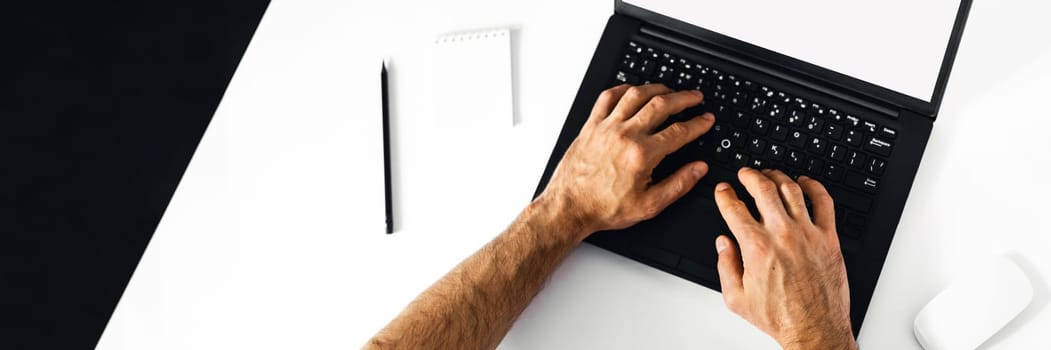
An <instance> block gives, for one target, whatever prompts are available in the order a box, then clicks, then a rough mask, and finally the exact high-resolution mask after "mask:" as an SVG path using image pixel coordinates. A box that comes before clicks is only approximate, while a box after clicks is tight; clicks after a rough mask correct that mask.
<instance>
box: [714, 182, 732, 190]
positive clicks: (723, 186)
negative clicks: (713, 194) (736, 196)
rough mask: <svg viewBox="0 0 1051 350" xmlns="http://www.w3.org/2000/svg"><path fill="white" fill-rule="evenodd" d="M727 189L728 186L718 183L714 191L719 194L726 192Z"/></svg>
mask: <svg viewBox="0 0 1051 350" xmlns="http://www.w3.org/2000/svg"><path fill="white" fill-rule="evenodd" d="M729 189H730V184H728V183H725V182H720V183H719V184H718V185H715V190H716V191H719V192H722V191H726V190H729Z"/></svg>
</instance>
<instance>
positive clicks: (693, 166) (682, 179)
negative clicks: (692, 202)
mask: <svg viewBox="0 0 1051 350" xmlns="http://www.w3.org/2000/svg"><path fill="white" fill-rule="evenodd" d="M706 174H708V164H706V163H705V162H699V161H698V162H692V163H689V164H686V165H684V166H683V167H682V168H679V170H677V171H675V173H673V174H671V176H668V178H666V179H664V180H663V181H661V182H659V183H657V184H656V185H653V186H651V187H650V189H649V190H647V191H646V194H645V198H646V199H645V201H644V202H643V203H646V206H645V208H646V209H645V213H644V216H645V219H649V218H652V217H654V216H657V214H658V213H660V212H661V211H664V208H667V207H668V206H669V205H671V204H672V203H675V201H677V200H679V198H682V196H683V195H685V194H686V193H687V192H690V190H691V189H693V187H694V186H696V185H697V181H700V180H701V178H702V177H704V175H706Z"/></svg>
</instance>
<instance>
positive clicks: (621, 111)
mask: <svg viewBox="0 0 1051 350" xmlns="http://www.w3.org/2000/svg"><path fill="white" fill-rule="evenodd" d="M670 92H672V90H671V89H669V88H668V87H667V86H664V84H646V85H642V86H632V87H629V88H628V90H627V91H625V92H624V96H623V97H621V99H620V101H619V102H617V106H616V107H614V108H613V112H612V113H610V118H606V119H609V120H618V121H623V120H628V119H630V118H631V117H632V116H634V115H635V114H636V113H638V112H639V110H640V109H642V106H645V105H646V103H649V102H650V99H652V98H653V96H657V95H664V94H667V93H670Z"/></svg>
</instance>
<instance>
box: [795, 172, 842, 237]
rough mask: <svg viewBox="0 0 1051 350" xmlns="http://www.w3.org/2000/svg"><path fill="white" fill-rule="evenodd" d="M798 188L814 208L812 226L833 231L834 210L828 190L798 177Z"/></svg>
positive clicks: (807, 179)
mask: <svg viewBox="0 0 1051 350" xmlns="http://www.w3.org/2000/svg"><path fill="white" fill-rule="evenodd" d="M799 186H800V187H801V188H802V189H803V193H806V196H807V197H809V198H810V204H811V205H812V206H813V207H814V224H815V225H817V226H818V227H821V228H824V229H831V230H832V231H835V228H836V209H835V203H834V202H833V201H832V196H831V195H829V194H828V190H826V189H825V186H824V185H821V183H820V182H818V181H817V180H814V179H811V178H809V177H806V176H800V177H799Z"/></svg>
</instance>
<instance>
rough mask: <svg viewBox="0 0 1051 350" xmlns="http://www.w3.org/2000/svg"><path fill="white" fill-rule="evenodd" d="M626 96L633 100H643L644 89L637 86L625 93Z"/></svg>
mask: <svg viewBox="0 0 1051 350" xmlns="http://www.w3.org/2000/svg"><path fill="white" fill-rule="evenodd" d="M624 96H625V97H627V98H630V99H633V100H637V99H640V98H642V89H641V88H639V87H637V86H632V87H630V88H628V91H625V92H624Z"/></svg>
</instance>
